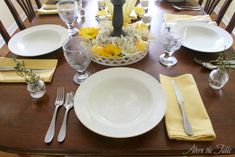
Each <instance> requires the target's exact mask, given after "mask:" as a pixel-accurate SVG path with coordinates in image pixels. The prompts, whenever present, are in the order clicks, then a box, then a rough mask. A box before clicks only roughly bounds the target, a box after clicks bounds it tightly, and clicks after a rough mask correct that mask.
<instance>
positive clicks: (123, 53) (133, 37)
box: [79, 0, 152, 66]
mask: <svg viewBox="0 0 235 157" xmlns="http://www.w3.org/2000/svg"><path fill="white" fill-rule="evenodd" d="M113 1H114V0H113ZM120 1H121V0H117V3H119V2H120ZM128 2H129V3H130V2H131V3H135V2H136V1H135V0H133V1H128ZM127 5H128V6H130V4H127ZM131 6H133V5H131ZM119 7H120V6H119ZM115 9H116V8H115V5H114V8H113V9H112V10H113V15H111V19H112V21H109V20H107V21H100V23H99V25H98V27H83V28H80V30H79V34H80V36H81V37H82V38H83V40H84V43H83V44H85V45H86V46H89V47H90V48H91V51H92V60H93V61H94V62H96V63H99V64H103V65H108V66H120V65H128V64H132V63H135V62H137V61H139V60H141V59H142V58H144V57H145V56H146V55H147V53H148V40H149V39H150V38H152V37H151V35H150V33H149V29H148V26H147V25H145V24H144V23H130V20H129V18H127V17H129V15H130V11H127V10H124V13H125V14H124V16H123V15H122V13H121V17H120V15H119V16H117V14H119V12H120V8H118V9H116V10H115ZM133 9H134V8H132V10H133ZM121 10H122V9H121ZM128 10H131V9H128ZM117 12H118V13H117ZM127 15H128V16H127ZM125 17H126V18H125ZM126 19H127V20H126ZM123 25H124V26H123Z"/></svg>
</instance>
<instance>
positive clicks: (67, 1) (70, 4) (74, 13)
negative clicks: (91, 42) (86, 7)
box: [57, 0, 79, 36]
mask: <svg viewBox="0 0 235 157" xmlns="http://www.w3.org/2000/svg"><path fill="white" fill-rule="evenodd" d="M57 10H58V13H59V16H60V18H61V19H62V20H63V21H64V22H65V23H66V25H67V26H68V32H69V35H70V36H73V35H75V34H77V33H78V30H77V29H76V28H74V27H73V23H74V21H75V20H76V19H77V18H78V15H79V8H78V4H77V1H74V0H64V1H59V2H58V3H57Z"/></svg>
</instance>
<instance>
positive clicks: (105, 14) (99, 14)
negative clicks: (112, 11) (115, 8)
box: [97, 10, 109, 16]
mask: <svg viewBox="0 0 235 157" xmlns="http://www.w3.org/2000/svg"><path fill="white" fill-rule="evenodd" d="M108 14H109V13H108V12H107V11H106V10H100V11H98V12H97V16H107V15H108Z"/></svg>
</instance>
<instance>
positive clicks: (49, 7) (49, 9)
mask: <svg viewBox="0 0 235 157" xmlns="http://www.w3.org/2000/svg"><path fill="white" fill-rule="evenodd" d="M38 14H39V15H51V14H58V11H57V8H56V5H53V4H43V5H42V7H41V8H40V9H38Z"/></svg>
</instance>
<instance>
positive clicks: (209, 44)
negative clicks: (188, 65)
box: [183, 22, 233, 53]
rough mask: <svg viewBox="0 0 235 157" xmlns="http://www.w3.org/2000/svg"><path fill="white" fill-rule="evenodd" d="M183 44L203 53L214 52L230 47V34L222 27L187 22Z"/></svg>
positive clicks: (231, 40) (231, 42)
mask: <svg viewBox="0 0 235 157" xmlns="http://www.w3.org/2000/svg"><path fill="white" fill-rule="evenodd" d="M186 27H187V34H186V38H185V41H184V43H183V46H185V47H187V48H189V49H192V50H195V51H199V52H205V53H216V52H221V51H224V50H226V49H228V48H230V47H231V46H232V44H233V38H232V36H231V35H230V34H229V33H228V32H227V31H225V30H224V29H222V28H220V27H218V26H215V25H212V24H207V23H202V22H201V23H199V22H198V23H196V22H195V23H194V22H193V23H187V25H186Z"/></svg>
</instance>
